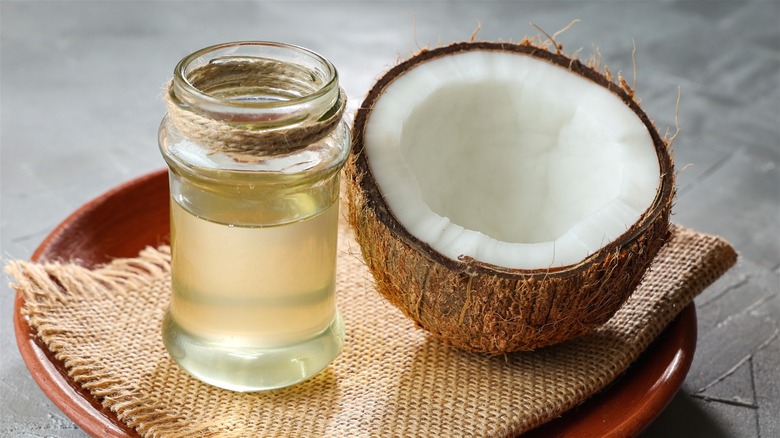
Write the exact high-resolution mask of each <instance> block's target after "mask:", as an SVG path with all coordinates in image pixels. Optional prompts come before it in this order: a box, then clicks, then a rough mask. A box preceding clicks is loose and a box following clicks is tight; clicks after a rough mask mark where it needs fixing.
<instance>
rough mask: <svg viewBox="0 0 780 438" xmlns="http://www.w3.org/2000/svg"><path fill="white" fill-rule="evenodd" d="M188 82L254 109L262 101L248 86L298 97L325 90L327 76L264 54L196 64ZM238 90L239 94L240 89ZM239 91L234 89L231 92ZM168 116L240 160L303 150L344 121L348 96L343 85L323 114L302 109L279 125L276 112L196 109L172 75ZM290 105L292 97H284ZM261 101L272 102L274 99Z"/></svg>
mask: <svg viewBox="0 0 780 438" xmlns="http://www.w3.org/2000/svg"><path fill="white" fill-rule="evenodd" d="M186 82H187V84H188V86H191V87H193V88H194V89H196V90H198V91H199V92H201V93H203V94H205V95H207V96H209V95H214V96H218V97H219V98H220V99H226V98H227V99H230V100H232V101H233V102H235V105H236V108H238V109H240V108H242V107H246V108H253V107H255V106H256V105H257V103H258V101H257V100H254V99H246V98H245V96H246V95H247V90H249V91H250V92H251V90H256V91H258V94H268V93H269V92H270V93H274V94H277V95H278V94H279V93H280V91H281V90H284V95H283V96H280V98H279V100H285V99H289V100H294V99H296V98H299V97H300V96H309V95H312V93H314V94H316V93H317V92H318V91H320V90H323V86H324V85H325V84H324V81H323V80H322V78H320V77H317V75H314V74H312V72H311V71H309V70H307V69H306V68H303V67H301V66H296V65H294V64H290V63H284V62H279V61H275V60H270V59H264V58H250V57H234V58H231V59H229V60H222V61H219V62H212V63H209V64H206V65H204V66H202V67H198V68H196V69H194V70H192V71H191V72H189V73H188V74H187V77H186ZM237 90H240V91H241V93H240V95H239V94H238V93H237ZM233 93H235V94H233ZM164 98H165V103H166V106H167V109H168V118H169V120H170V122H171V123H172V124H173V126H174V127H175V128H176V130H177V131H179V133H180V134H181V135H182V136H184V137H186V138H189V139H191V140H193V141H195V142H197V143H199V144H201V145H203V146H206V147H208V148H209V149H211V150H212V151H213V152H214V153H219V152H222V153H226V154H228V155H231V156H232V157H233V158H234V159H237V160H239V161H255V160H256V159H257V158H261V157H267V156H270V155H280V154H287V153H291V152H294V151H296V150H299V149H303V148H305V147H307V146H309V145H311V144H313V143H316V142H317V141H319V140H320V139H322V138H324V137H325V136H327V135H328V134H329V133H330V132H331V131H333V129H335V128H336V126H337V125H338V124H339V122H341V118H342V116H343V115H344V111H345V109H346V106H347V97H346V94H345V93H344V90H343V89H342V88H339V93H338V98H337V99H336V100H335V102H333V106H332V107H331V108H330V109H329V110H327V111H326V112H325V113H324V114H322V115H321V116H320V117H319V118H316V119H315V118H313V117H307V114H302V115H301V117H300V120H294V123H290V120H289V119H285V121H284V123H278V124H275V121H276V120H275V115H274V114H273V113H272V112H269V113H268V114H266V115H265V116H264V117H257V115H254V116H249V115H248V114H242V113H240V112H238V113H231V114H224V113H209V112H205V111H202V110H198V109H196V108H194V107H193V106H192V105H189V104H188V103H187V102H186V101H183V100H182V99H180V98H179V96H177V93H176V92H175V86H174V83H173V80H171V81H170V82H169V83H168V85H167V87H166V92H165V95H164ZM285 103H286V104H287V103H288V102H285ZM262 104H265V105H268V106H269V107H273V101H264V102H263V103H262Z"/></svg>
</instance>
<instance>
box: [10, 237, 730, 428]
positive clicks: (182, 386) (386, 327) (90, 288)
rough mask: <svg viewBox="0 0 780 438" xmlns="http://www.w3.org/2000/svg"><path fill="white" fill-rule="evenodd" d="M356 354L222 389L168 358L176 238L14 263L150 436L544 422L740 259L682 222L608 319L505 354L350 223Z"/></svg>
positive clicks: (40, 322)
mask: <svg viewBox="0 0 780 438" xmlns="http://www.w3.org/2000/svg"><path fill="white" fill-rule="evenodd" d="M340 227H341V228H340V242H339V259H338V274H339V275H338V283H337V294H338V303H339V307H340V309H341V312H342V315H343V316H344V320H345V323H346V332H347V338H346V344H345V347H344V351H343V352H342V354H341V356H339V358H338V359H337V360H336V361H335V362H334V363H333V364H331V366H329V367H328V368H327V369H326V370H325V371H323V372H322V373H320V374H318V375H317V376H315V377H314V378H312V379H310V380H308V381H306V382H303V383H301V384H299V385H297V386H293V387H290V388H286V389H282V390H276V391H271V392H260V393H244V394H242V393H234V392H230V391H226V390H222V389H218V388H215V387H211V386H209V385H206V384H204V383H201V382H199V381H198V380H195V379H194V378H192V377H190V376H189V375H188V374H186V373H185V372H183V371H182V370H181V369H179V368H178V366H177V365H176V364H175V363H174V362H173V361H172V360H171V359H170V358H169V357H168V355H167V354H166V351H165V348H164V347H163V344H162V340H161V336H160V324H161V321H162V317H163V313H164V311H165V308H166V306H167V305H168V300H169V295H170V290H169V280H170V271H169V267H170V266H169V263H170V251H169V249H168V248H167V247H160V248H156V249H155V248H147V249H146V250H144V251H143V252H141V254H140V255H139V256H138V257H137V258H134V259H121V260H115V261H113V262H112V263H110V264H108V265H105V266H103V267H99V268H97V269H94V270H88V269H85V268H84V267H81V266H79V265H78V264H75V263H72V264H60V263H44V264H36V263H26V262H13V263H11V264H10V265H9V266H8V271H9V273H10V274H11V276H12V278H14V279H15V281H16V285H15V286H16V288H17V289H18V291H19V293H21V294H22V295H23V297H24V300H25V305H24V308H23V312H24V314H25V315H27V317H29V323H30V325H31V327H32V328H33V330H34V331H35V332H36V333H37V334H38V336H39V337H40V339H41V340H42V341H43V342H44V343H45V344H46V345H47V346H48V348H49V349H50V350H51V351H52V352H53V353H55V355H56V357H57V358H58V359H59V360H61V361H62V362H63V363H64V364H65V367H66V368H67V370H68V372H69V374H70V376H71V378H72V379H73V381H75V382H77V383H78V384H80V385H81V386H83V387H84V388H86V389H88V390H89V391H90V392H91V393H92V394H93V395H94V396H95V397H96V398H97V399H98V400H99V401H100V402H101V403H102V404H103V405H104V406H105V407H107V408H108V409H110V410H111V411H113V412H115V413H116V416H117V417H118V418H119V419H120V420H121V421H122V422H124V423H126V424H127V425H129V426H130V427H132V428H135V430H137V431H138V432H139V433H140V434H141V435H143V436H244V437H245V436H269V437H291V436H316V437H326V436H328V437H329V436H333V437H346V436H398V437H402V436H404V437H405V436H420V437H429V436H431V437H434V436H436V437H450V436H507V435H515V434H519V433H522V432H523V431H527V430H529V429H532V428H534V427H535V426H538V425H541V424H543V423H545V422H547V421H549V420H551V419H553V418H555V417H557V416H560V415H561V414H562V413H564V412H565V411H566V410H568V409H570V408H572V407H573V406H576V405H577V404H579V403H581V402H582V401H583V400H585V399H587V398H588V397H589V396H590V395H592V394H594V393H596V392H598V391H599V390H600V389H602V388H604V387H605V386H607V385H608V384H609V383H610V382H612V381H613V380H614V379H615V378H616V377H617V376H618V375H620V374H621V373H622V372H623V371H624V370H625V369H626V368H627V367H628V366H629V365H630V364H631V363H632V362H633V361H634V360H635V359H636V358H637V357H638V356H639V355H640V353H641V352H642V351H643V350H645V349H646V348H647V347H648V345H649V344H650V343H651V342H652V341H653V339H654V338H656V336H658V335H659V334H660V333H661V331H662V330H663V329H664V328H665V327H666V326H667V324H668V323H669V322H670V321H672V320H673V319H674V318H675V316H676V315H677V314H678V313H679V312H680V311H681V310H682V309H683V308H684V307H685V306H686V305H688V304H689V303H690V302H691V301H692V300H693V298H694V297H695V296H696V295H697V294H698V293H700V292H701V291H702V290H703V289H704V288H706V287H707V286H708V285H709V284H710V283H712V282H713V281H714V280H715V279H717V278H718V277H719V276H720V275H722V274H723V273H724V272H725V271H726V270H727V269H728V268H729V267H730V266H732V265H733V264H734V262H735V260H736V254H735V253H734V251H733V250H732V249H731V247H730V246H729V245H728V243H726V242H724V241H723V240H721V239H720V238H717V237H713V236H707V235H703V234H699V233H696V232H693V231H690V230H686V229H684V228H681V227H673V228H672V233H671V238H670V240H669V241H668V242H667V244H666V245H665V246H664V247H663V248H662V249H661V251H660V252H659V253H658V255H657V256H656V258H655V260H654V263H653V265H652V266H651V268H650V269H649V270H648V271H647V273H646V275H645V277H644V280H643V281H642V283H641V285H640V286H639V287H638V288H637V289H636V290H635V291H634V293H633V294H632V295H631V297H630V298H629V299H628V301H627V302H626V303H625V305H624V306H623V307H622V308H621V309H620V310H619V311H618V312H617V313H616V314H615V315H614V316H613V317H612V318H611V319H610V320H609V321H608V322H607V323H606V324H604V325H603V326H601V327H600V328H598V329H597V330H595V331H594V332H592V333H590V334H587V335H585V336H583V337H580V338H577V339H575V340H573V341H568V342H565V343H561V344H558V345H555V346H552V347H546V348H543V349H541V350H537V351H534V352H520V353H514V354H510V355H506V356H496V357H489V356H484V355H480V354H472V353H466V352H464V351H462V350H458V349H456V348H453V347H450V346H447V345H445V344H443V343H441V342H439V341H437V340H435V339H434V338H433V337H431V336H430V335H428V334H427V333H426V332H425V331H423V330H421V329H418V328H417V327H416V326H415V325H414V323H413V322H412V321H410V320H408V319H407V318H405V317H404V316H403V315H402V314H401V312H400V311H399V310H397V309H396V308H395V307H393V306H392V305H390V304H389V303H388V302H386V301H384V300H383V298H381V297H380V295H379V294H378V293H377V292H376V291H375V289H374V287H373V284H372V280H371V275H370V274H369V273H368V271H367V269H366V268H365V266H364V263H363V261H362V260H361V258H360V256H359V252H360V251H359V249H358V247H357V244H356V243H355V242H354V240H353V236H352V233H351V231H350V230H348V229H347V226H346V224H344V223H341V224H340Z"/></svg>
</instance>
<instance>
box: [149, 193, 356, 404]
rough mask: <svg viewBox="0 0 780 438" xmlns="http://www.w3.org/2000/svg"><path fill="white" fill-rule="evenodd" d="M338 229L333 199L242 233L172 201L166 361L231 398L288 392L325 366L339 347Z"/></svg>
mask: <svg viewBox="0 0 780 438" xmlns="http://www.w3.org/2000/svg"><path fill="white" fill-rule="evenodd" d="M301 204H302V205H304V206H306V205H311V208H312V210H313V209H314V208H316V203H315V202H312V203H305V202H304V203H301ZM314 211H315V212H316V210H314ZM219 213H220V215H221V216H222V217H225V216H229V215H226V214H225V213H226V212H225V211H220V212H219ZM297 213H301V212H297ZM301 216H303V217H306V216H307V215H306V212H303V214H299V215H298V217H301ZM337 222H338V203H337V202H334V203H332V204H331V205H330V206H328V207H327V208H325V210H324V211H322V212H319V213H316V214H314V215H313V216H309V217H306V218H305V219H303V220H299V221H296V222H292V223H287V224H282V225H275V226H270V227H260V226H258V227H249V226H238V225H230V224H223V223H218V222H212V221H209V220H206V219H203V218H200V217H197V216H195V215H194V214H192V213H190V212H189V211H187V210H186V209H184V208H183V207H182V206H181V205H179V204H178V203H177V202H176V201H172V202H171V251H172V287H173V295H172V299H171V305H170V308H169V312H168V314H167V315H166V318H165V321H164V325H163V338H164V341H165V344H166V347H167V348H168V350H169V352H170V353H171V356H172V357H173V358H174V359H175V360H176V361H177V362H178V363H179V364H180V365H181V366H182V367H183V368H184V369H186V370H187V371H189V372H190V373H192V374H193V375H195V376H196V377H198V378H200V379H201V380H204V381H206V382H208V383H211V384H214V385H216V386H220V387H223V388H228V389H232V390H236V391H255V390H262V389H273V388H278V387H282V386H287V385H289V384H293V383H295V382H297V381H300V380H304V379H306V378H308V377H310V376H312V375H314V374H316V373H317V372H319V371H320V370H321V369H323V368H324V367H325V366H327V365H328V364H329V363H330V362H331V361H332V360H333V359H334V358H335V357H336V356H337V355H338V353H339V351H340V349H341V345H342V344H343V325H342V322H341V319H340V317H339V316H338V312H337V311H336V303H335V296H334V295H335V293H334V284H335V265H336V238H337V232H336V227H337Z"/></svg>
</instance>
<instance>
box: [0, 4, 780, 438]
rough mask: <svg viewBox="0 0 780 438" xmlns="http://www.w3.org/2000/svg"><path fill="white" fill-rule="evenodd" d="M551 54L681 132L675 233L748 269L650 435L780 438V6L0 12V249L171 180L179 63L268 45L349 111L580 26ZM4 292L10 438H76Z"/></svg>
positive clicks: (15, 253)
mask: <svg viewBox="0 0 780 438" xmlns="http://www.w3.org/2000/svg"><path fill="white" fill-rule="evenodd" d="M574 18H579V19H581V20H582V22H581V23H579V24H577V25H576V26H574V27H573V28H572V29H570V30H569V31H567V32H566V33H564V34H563V35H562V36H561V37H560V38H559V40H560V41H561V42H563V44H564V45H565V48H566V50H568V51H573V50H576V49H579V48H582V53H583V54H584V55H586V54H588V53H589V52H590V51H591V50H592V46H593V45H595V46H598V47H599V48H600V49H601V52H602V53H603V54H604V60H605V62H606V63H608V64H609V65H610V66H611V68H612V70H613V71H618V70H623V71H624V72H626V75H627V76H628V77H629V78H631V77H632V63H631V51H632V40H633V41H635V42H636V49H637V67H638V78H637V84H638V91H637V93H638V95H639V96H640V97H641V98H642V101H643V103H644V107H645V109H646V110H647V112H648V113H649V114H650V115H651V117H652V118H653V119H654V120H655V122H656V123H657V125H658V126H659V127H660V128H661V129H662V130H664V129H666V128H667V127H669V128H671V129H674V126H675V103H676V100H677V88H678V86H679V87H681V88H682V102H681V105H680V109H679V122H680V126H681V128H682V132H681V134H680V136H679V137H678V140H677V141H676V142H675V145H674V150H675V154H676V159H677V163H678V170H681V172H680V174H679V180H678V181H679V187H680V189H679V196H678V199H677V202H676V206H675V216H674V218H673V219H674V220H675V221H676V222H678V223H680V224H683V225H685V226H688V227H691V228H694V229H697V230H700V231H705V232H709V233H716V234H720V235H722V236H724V237H726V238H727V239H729V240H730V241H731V242H732V243H733V245H734V246H735V247H736V248H737V250H738V251H739V252H740V254H741V259H740V262H739V264H738V266H737V267H735V268H734V269H732V270H731V271H730V272H729V273H728V274H727V275H726V276H725V277H724V278H723V279H722V280H720V281H718V282H717V283H716V284H715V285H713V286H712V287H710V288H709V289H708V290H707V291H706V292H705V293H704V294H703V295H702V296H701V297H699V298H698V299H697V300H696V303H697V310H698V314H699V322H698V324H699V340H698V349H697V352H696V356H695V359H694V362H693V366H692V368H691V371H690V373H689V375H688V377H687V379H686V381H685V383H684V385H683V387H682V389H681V391H680V392H679V393H678V395H677V396H676V397H675V398H674V400H673V401H672V402H671V404H670V405H669V406H668V408H667V409H666V410H665V411H664V412H663V413H662V414H661V415H660V416H659V417H658V419H657V420H656V421H655V422H654V423H653V424H652V425H651V426H650V427H649V428H648V429H647V430H646V431H645V432H644V436H647V437H667V436H688V437H759V436H760V437H780V373H778V369H780V337H779V336H778V327H780V300H779V299H778V293H779V292H778V291H780V169H779V168H778V165H779V164H780V128H778V126H779V125H780V3H778V2H777V1H746V2H735V1H708V2H694V1H663V2H652V1H636V2H617V1H614V2H613V1H601V2H591V3H586V2H566V3H564V2H541V1H540V2H495V3H494V2H483V3H479V2H422V3H413V2H365V3H359V2H336V3H329V2H288V3H283V2H223V3H218V2H184V1H171V2H130V1H128V2H89V1H77V2H64V1H63V2H41V1H29V2H11V1H2V2H1V3H0V28H1V30H0V41H1V42H0V86H1V88H0V145H1V146H2V154H1V155H0V161H1V162H2V163H1V166H2V167H1V169H2V172H0V173H1V179H0V182H1V184H2V186H1V189H2V192H1V193H2V197H1V200H2V204H0V208H1V217H2V221H1V224H0V235H1V236H0V237H1V239H2V240H1V242H2V255H3V257H5V258H22V259H24V258H28V257H29V256H30V254H31V253H32V251H33V250H34V249H35V247H36V246H37V245H38V244H39V243H40V241H41V240H42V239H43V237H44V236H45V235H46V234H47V233H48V232H49V231H50V230H51V229H52V228H53V227H54V226H55V225H56V224H57V223H59V222H60V221H61V220H62V219H63V218H65V217H66V215H68V214H69V213H70V212H72V211H73V210H75V209H76V208H77V207H78V206H80V205H82V204H83V203H84V202H86V201H88V200H89V199H91V198H93V197H95V196H97V195H99V194H101V193H102V192H104V191H106V190H107V189H109V188H111V187H113V186H115V185H117V184H119V183H121V182H124V181H126V180H129V179H131V178H133V177H136V176H139V175H142V174H145V173H147V172H150V171H152V170H155V169H158V168H161V167H163V165H164V163H163V161H162V159H161V158H160V155H159V153H158V151H157V146H156V130H157V125H158V122H159V120H160V118H161V117H162V115H163V104H162V101H161V99H160V92H161V89H162V86H163V84H164V83H165V82H166V80H167V79H168V78H169V77H170V75H171V71H172V68H173V66H174V64H175V63H176V62H177V61H178V60H179V59H180V58H181V57H182V56H184V55H186V54H187V53H189V52H190V51H192V50H195V49H198V48H201V47H205V46H207V45H211V44H214V43H219V42H225V41H231V40H243V39H265V40H278V41H284V42H290V43H295V44H299V45H302V46H305V47H309V48H311V49H314V50H316V51H318V52H320V53H322V54H323V55H324V56H326V57H327V58H329V59H330V60H332V61H333V62H334V64H335V65H336V66H337V67H338V68H339V70H340V73H341V80H342V83H343V84H344V86H345V88H346V90H347V92H348V94H349V95H350V96H351V102H350V106H351V108H352V109H354V108H355V107H356V106H357V104H358V103H359V101H360V100H361V99H362V96H363V95H364V93H365V92H366V91H367V90H368V88H369V87H370V85H371V84H372V82H373V80H374V79H375V78H376V77H377V75H379V74H380V73H381V72H383V71H384V70H385V69H386V68H388V67H389V66H390V65H391V64H392V63H394V62H395V61H396V59H397V58H399V57H402V56H406V55H407V54H409V53H410V52H412V51H414V50H416V49H417V48H418V47H422V46H435V45H438V44H442V43H447V42H451V41H455V40H462V39H466V38H468V37H469V36H470V34H471V33H472V31H473V30H474V29H475V28H476V27H477V25H478V23H481V25H482V30H481V32H480V33H479V37H480V38H482V39H505V40H510V39H511V40H519V39H520V38H521V37H522V36H523V35H525V34H528V33H535V30H534V29H533V28H532V27H531V26H530V25H529V24H528V23H529V21H533V22H535V23H537V24H538V25H539V26H541V27H543V28H544V29H546V30H548V31H551V32H552V31H555V30H557V29H560V28H562V27H564V26H565V25H566V24H567V23H568V22H569V21H570V20H571V19H574ZM6 283H7V281H5V280H4V281H3V286H2V293H0V305H1V312H0V354H1V356H0V366H1V367H2V370H1V372H0V412H1V413H2V416H1V418H2V420H1V421H0V436H9V437H43V436H56V437H79V436H83V435H84V433H83V432H82V431H80V430H79V429H78V428H77V427H76V426H75V425H74V424H73V423H72V422H71V421H70V420H69V419H68V418H67V417H65V416H64V415H63V414H62V413H61V412H60V411H59V410H58V409H57V408H56V407H55V406H54V405H53V404H52V403H51V402H50V401H49V400H48V399H47V398H46V397H45V396H44V395H43V393H42V392H41V391H40V389H39V388H38V387H37V385H36V384H35V382H34V381H33V380H32V378H31V377H30V375H29V373H28V372H27V369H26V368H25V365H24V363H23V362H22V360H21V357H20V355H19V353H18V351H17V348H16V344H15V341H14V338H13V328H12V310H13V295H14V294H13V291H12V290H11V289H10V288H9V287H8V286H7V284H6Z"/></svg>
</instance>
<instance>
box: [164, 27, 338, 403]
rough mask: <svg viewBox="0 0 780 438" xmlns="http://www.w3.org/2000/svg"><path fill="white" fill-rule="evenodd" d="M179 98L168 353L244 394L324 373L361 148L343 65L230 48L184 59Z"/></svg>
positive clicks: (288, 51) (167, 128)
mask: <svg viewBox="0 0 780 438" xmlns="http://www.w3.org/2000/svg"><path fill="white" fill-rule="evenodd" d="M165 100H166V103H167V108H168V113H167V114H166V116H165V118H164V119H163V121H162V125H161V127H160V135H159V142H160V150H161V151H162V155H163V157H164V158H165V161H166V162H167V163H168V166H169V179H170V191H171V204H170V205H171V217H170V218H171V254H172V259H171V264H172V266H171V271H172V296H171V303H170V307H169V309H168V312H167V314H166V316H165V318H164V321H163V340H164V343H165V346H166V348H167V349H168V352H169V353H170V355H171V356H172V357H173V359H174V360H175V361H176V362H177V363H178V364H179V365H180V366H181V367H182V368H183V369H185V370H186V371H188V372H189V373H190V374H192V375H193V376H195V377H196V378H198V379H200V380H202V381H204V382H207V383H209V384H212V385H215V386H218V387H222V388H226V389H230V390H234V391H258V390H267V389H273V388H280V387H284V386H288V385H292V384H294V383H297V382H300V381H302V380H305V379H307V378H309V377H311V376H313V375H314V374H316V373H318V372H319V371H321V370H322V369H324V368H325V367H327V366H328V364H330V363H331V362H332V361H333V360H334V359H335V358H336V356H337V355H338V354H339V352H340V350H341V348H342V345H343V341H344V328H343V323H342V320H341V317H340V315H339V312H338V310H337V308H336V301H335V291H334V287H335V272H336V237H337V222H338V197H339V170H340V169H341V167H342V166H343V164H344V162H345V161H346V158H347V156H348V154H349V148H350V143H349V128H348V126H347V124H346V122H345V121H344V120H343V113H344V108H345V106H346V96H345V95H344V93H343V90H341V89H340V87H339V83H338V75H337V72H336V69H335V68H334V67H333V65H332V64H331V63H330V62H328V61H327V60H326V59H324V58H322V57H321V56H319V55H317V54H316V53H313V52H311V51H309V50H306V49H303V48H300V47H295V46H290V45H286V44H279V43H271V42H238V43H228V44H222V45H217V46H213V47H208V48H205V49H202V50H200V51H198V52H195V53H193V54H191V55H189V56H187V57H185V58H184V59H182V60H181V62H179V64H178V65H177V66H176V68H175V70H174V75H173V79H172V81H171V82H170V84H169V87H168V89H167V91H166V95H165Z"/></svg>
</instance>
